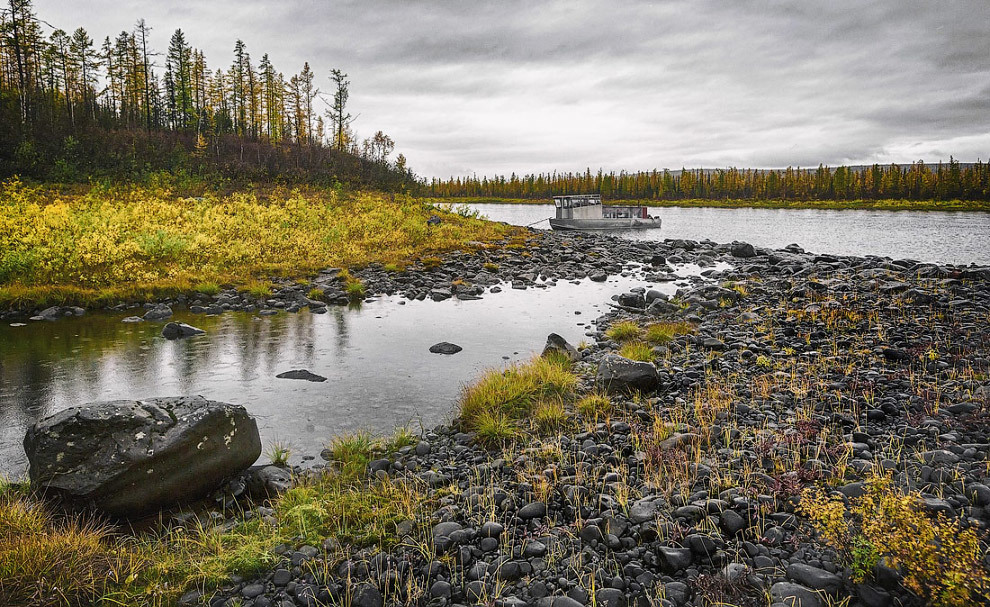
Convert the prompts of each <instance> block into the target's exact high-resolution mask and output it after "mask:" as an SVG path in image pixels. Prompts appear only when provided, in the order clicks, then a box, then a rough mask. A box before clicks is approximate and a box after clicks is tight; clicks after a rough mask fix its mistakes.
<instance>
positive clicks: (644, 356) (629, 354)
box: [619, 341, 655, 363]
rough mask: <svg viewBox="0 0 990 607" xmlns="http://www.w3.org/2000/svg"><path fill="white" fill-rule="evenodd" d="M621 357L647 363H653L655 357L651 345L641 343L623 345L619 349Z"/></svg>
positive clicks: (632, 342)
mask: <svg viewBox="0 0 990 607" xmlns="http://www.w3.org/2000/svg"><path fill="white" fill-rule="evenodd" d="M619 356H622V357H625V358H628V359H629V360H638V361H642V362H647V363H648V362H653V359H654V357H655V355H654V353H653V348H651V347H650V344H647V343H644V342H641V341H630V342H626V343H624V344H622V347H621V348H619Z"/></svg>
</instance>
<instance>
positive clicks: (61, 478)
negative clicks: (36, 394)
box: [24, 396, 261, 517]
mask: <svg viewBox="0 0 990 607" xmlns="http://www.w3.org/2000/svg"><path fill="white" fill-rule="evenodd" d="M24 451H25V452H26V453H27V457H28V461H29V463H30V468H29V474H30V477H31V483H32V484H33V485H37V486H39V487H44V488H45V489H46V490H48V491H50V492H53V493H57V494H60V495H62V496H64V497H66V498H69V499H70V500H73V501H79V502H84V503H89V504H92V505H94V506H96V507H97V508H99V509H101V510H103V511H105V512H107V513H109V514H111V515H114V516H119V517H133V516H138V515H142V514H146V513H148V512H151V511H153V510H156V509H158V508H161V507H162V506H166V505H169V504H173V503H176V502H181V501H185V500H189V499H193V498H197V497H200V496H202V495H204V494H206V493H208V492H209V491H211V490H213V489H215V488H216V487H218V486H220V484H221V483H222V482H223V480H224V479H225V478H227V477H229V476H231V475H234V474H236V473H238V472H240V471H241V470H244V469H245V468H247V467H248V466H250V465H251V464H252V463H254V461H255V460H256V459H258V456H259V455H261V437H260V436H259V435H258V425H257V424H256V423H255V421H254V419H253V418H251V416H250V415H248V413H247V410H246V409H245V408H244V407H242V406H240V405H231V404H228V403H221V402H216V401H210V400H207V399H205V398H203V397H202V396H191V397H173V398H152V399H148V400H117V401H106V402H95V403H89V404H86V405H82V406H78V407H71V408H69V409H66V410H64V411H61V412H59V413H56V414H55V415H52V416H50V417H47V418H45V419H43V420H41V421H39V422H37V423H35V424H34V425H32V426H31V427H29V428H28V431H27V434H26V435H25V437H24Z"/></svg>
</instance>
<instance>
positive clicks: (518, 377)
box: [460, 357, 577, 443]
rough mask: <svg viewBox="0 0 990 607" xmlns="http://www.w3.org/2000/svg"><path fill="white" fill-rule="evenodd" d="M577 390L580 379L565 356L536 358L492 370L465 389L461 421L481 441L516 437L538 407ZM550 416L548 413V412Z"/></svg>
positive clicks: (462, 399) (495, 440)
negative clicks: (502, 368)
mask: <svg viewBox="0 0 990 607" xmlns="http://www.w3.org/2000/svg"><path fill="white" fill-rule="evenodd" d="M576 387H577V376H576V375H574V373H573V372H572V371H571V369H570V363H569V362H568V361H567V360H566V359H564V358H562V357H537V358H534V359H533V360H531V361H529V362H527V363H524V364H515V365H512V366H510V367H509V368H508V369H505V370H504V371H500V370H497V369H496V370H490V371H488V372H487V373H485V374H484V375H482V377H481V379H479V380H478V382H476V383H475V384H472V385H471V386H468V387H467V388H465V390H464V393H463V394H462V396H461V402H460V418H461V423H462V425H463V427H464V429H465V430H468V431H474V432H476V433H477V434H478V439H479V440H480V441H482V442H486V443H491V442H497V440H501V438H506V437H509V436H514V435H515V434H516V433H517V430H518V429H519V428H520V427H521V425H522V424H523V422H524V421H527V420H529V418H530V416H531V415H532V414H533V413H534V411H535V410H536V409H537V407H538V405H540V404H541V403H544V402H546V401H549V400H552V399H560V400H562V399H566V398H569V397H571V396H572V395H573V393H574V390H575V388H576ZM547 414H548V415H549V413H547Z"/></svg>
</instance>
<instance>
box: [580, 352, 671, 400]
mask: <svg viewBox="0 0 990 607" xmlns="http://www.w3.org/2000/svg"><path fill="white" fill-rule="evenodd" d="M659 381H660V379H659V376H658V375H657V368H656V366H655V365H654V364H653V363H647V362H639V361H636V360H630V359H628V358H624V357H622V356H619V355H618V354H609V355H607V356H605V357H604V358H602V362H601V363H599V365H598V374H597V375H596V376H595V383H596V384H597V385H598V387H599V388H602V389H603V390H605V391H607V392H612V393H616V392H632V391H636V390H639V391H642V392H646V391H650V390H656V389H657V384H658V383H659Z"/></svg>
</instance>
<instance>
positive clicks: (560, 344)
mask: <svg viewBox="0 0 990 607" xmlns="http://www.w3.org/2000/svg"><path fill="white" fill-rule="evenodd" d="M547 354H561V355H563V356H565V357H567V359H568V360H570V361H571V362H577V361H579V360H581V353H580V352H578V351H577V348H575V347H574V346H572V345H571V344H569V343H567V340H566V339H564V338H563V337H561V336H560V335H557V334H556V333H551V334H550V335H547V345H546V346H544V347H543V354H542V355H543V356H546V355H547Z"/></svg>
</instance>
